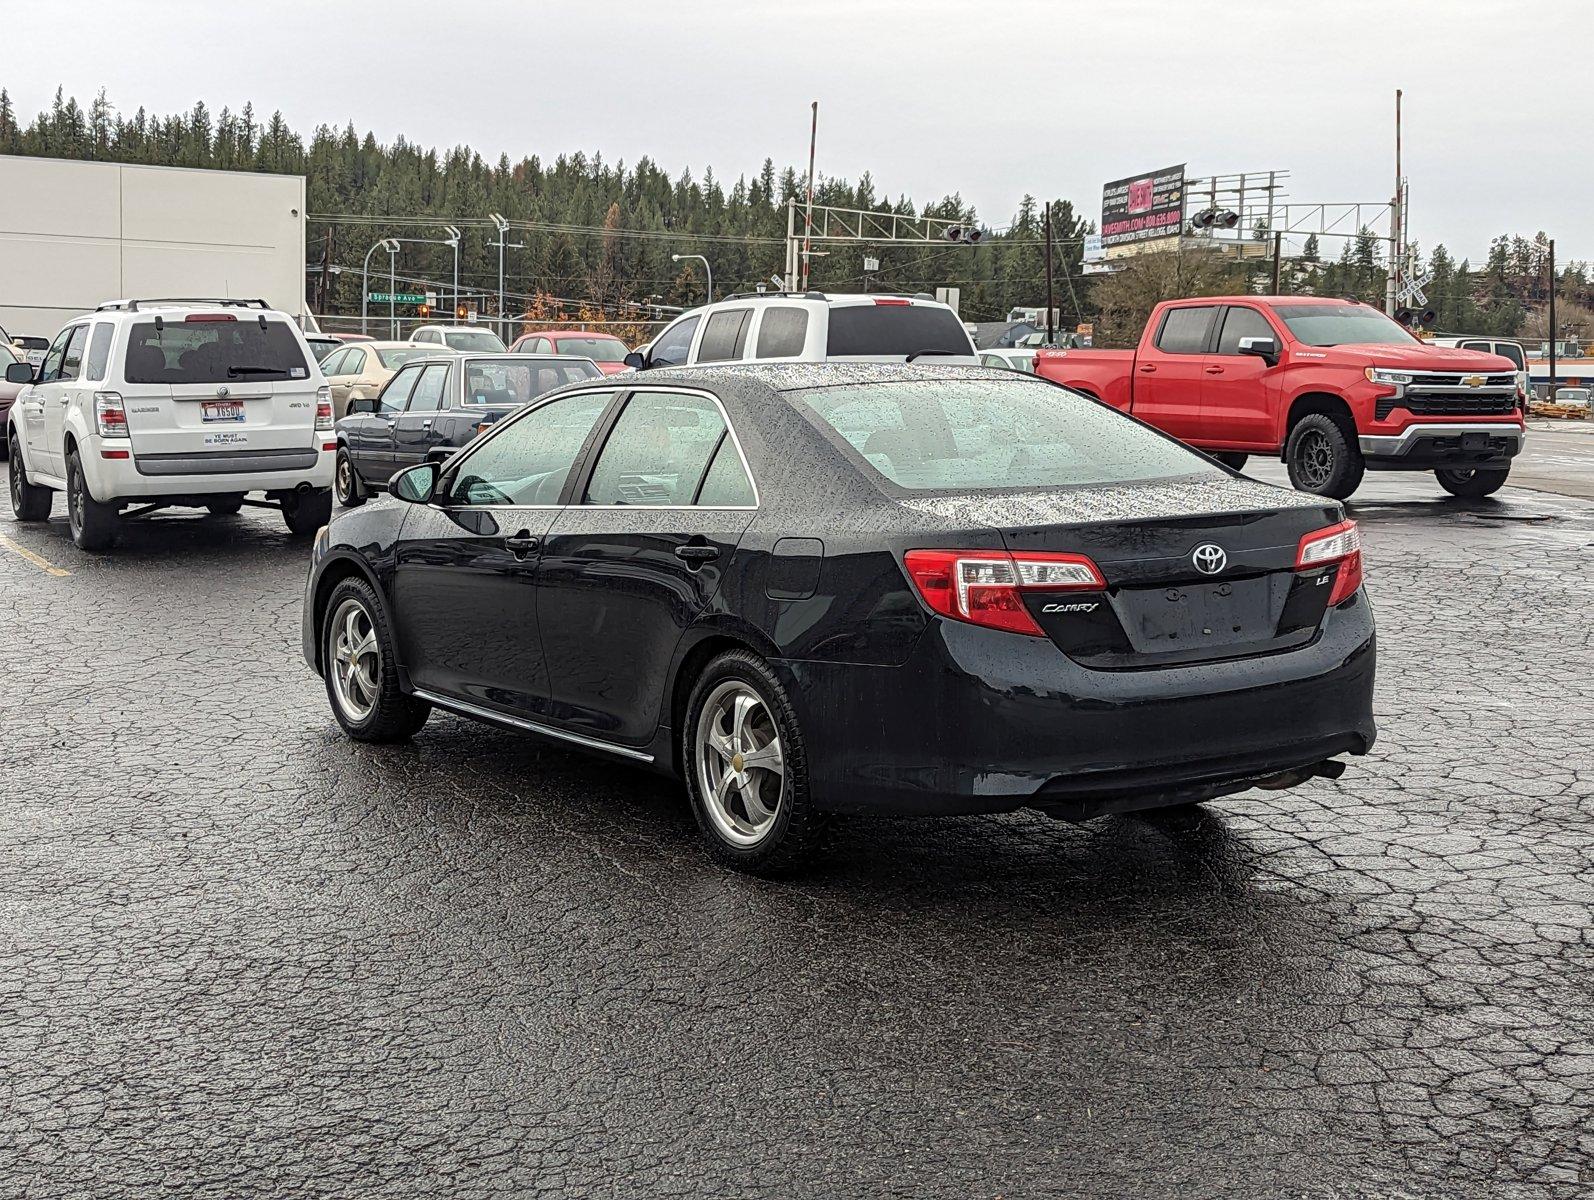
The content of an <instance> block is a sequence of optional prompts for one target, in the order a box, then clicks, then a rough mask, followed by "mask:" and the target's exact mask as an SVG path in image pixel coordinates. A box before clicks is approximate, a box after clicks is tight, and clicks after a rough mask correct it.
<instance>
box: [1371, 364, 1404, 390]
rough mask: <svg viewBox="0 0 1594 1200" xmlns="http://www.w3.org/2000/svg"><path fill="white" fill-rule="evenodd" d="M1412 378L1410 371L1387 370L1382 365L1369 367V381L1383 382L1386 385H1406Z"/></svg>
mask: <svg viewBox="0 0 1594 1200" xmlns="http://www.w3.org/2000/svg"><path fill="white" fill-rule="evenodd" d="M1411 380H1412V375H1411V372H1409V371H1386V370H1384V369H1383V368H1382V367H1368V368H1367V382H1368V383H1378V384H1382V385H1383V386H1384V387H1393V388H1398V387H1405V386H1406V385H1407V384H1408V383H1410V382H1411Z"/></svg>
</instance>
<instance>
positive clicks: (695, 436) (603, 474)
mask: <svg viewBox="0 0 1594 1200" xmlns="http://www.w3.org/2000/svg"><path fill="white" fill-rule="evenodd" d="M724 435H725V420H724V418H723V417H721V416H720V413H719V408H718V407H717V406H716V405H715V404H714V402H713V401H711V400H707V399H705V398H704V397H702V396H685V395H681V394H680V393H677V392H638V393H637V394H636V395H634V396H632V397H631V400H630V402H629V403H628V404H627V405H626V406H625V411H624V412H623V413H621V414H620V419H619V420H618V421H616V422H615V423H614V429H613V430H612V431H610V433H609V437H608V440H607V441H605V442H604V444H603V452H602V453H601V454H600V455H598V462H597V465H596V466H595V467H593V469H592V479H591V481H590V482H589V483H588V484H587V498H586V503H588V504H636V505H653V506H657V505H666V504H667V505H688V504H691V503H692V502H693V499H694V497H696V496H697V494H698V491H699V488H700V486H701V484H702V483H703V480H704V477H705V476H706V475H707V474H708V468H709V464H710V462H711V461H712V460H713V458H714V454H715V451H716V450H718V449H719V444H720V439H721V438H723V437H724ZM738 466H740V464H738Z"/></svg>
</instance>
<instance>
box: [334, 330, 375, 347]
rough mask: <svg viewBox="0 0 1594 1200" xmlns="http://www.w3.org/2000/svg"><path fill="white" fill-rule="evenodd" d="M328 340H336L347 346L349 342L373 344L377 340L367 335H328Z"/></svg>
mask: <svg viewBox="0 0 1594 1200" xmlns="http://www.w3.org/2000/svg"><path fill="white" fill-rule="evenodd" d="M327 337H329V338H336V339H337V340H338V341H340V342H342V343H343V344H344V345H345V346H347V345H348V344H349V343H350V342H374V341H376V340H377V339H376V338H374V337H372V336H371V335H370V334H368V333H329V334H327Z"/></svg>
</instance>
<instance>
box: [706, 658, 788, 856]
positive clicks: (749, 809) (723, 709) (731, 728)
mask: <svg viewBox="0 0 1594 1200" xmlns="http://www.w3.org/2000/svg"><path fill="white" fill-rule="evenodd" d="M696 749H697V764H696V765H697V782H698V786H699V787H700V788H701V789H702V794H703V800H704V804H705V807H706V809H707V812H708V816H709V819H710V820H711V821H713V822H714V826H715V828H716V829H717V830H718V831H719V832H720V834H721V835H722V836H724V838H725V839H726V840H727V841H729V842H732V843H734V844H735V845H738V846H754V845H757V844H758V843H759V842H760V841H762V840H763V838H764V836H765V835H766V834H768V832H769V830H770V828H771V827H772V826H773V825H774V823H775V818H776V816H777V815H778V814H779V812H780V803H781V798H782V797H783V795H784V794H785V789H786V762H785V757H784V756H783V754H782V752H781V745H780V732H779V730H778V729H777V727H776V725H775V719H774V717H773V716H772V715H771V714H770V711H769V708H768V706H767V705H766V704H765V703H764V701H763V699H762V698H761V697H760V696H759V695H758V693H757V692H755V691H754V690H753V689H752V688H751V687H750V686H748V685H747V684H746V683H743V682H742V681H741V680H739V679H727V680H726V681H725V682H724V683H722V684H720V685H719V686H718V687H717V688H715V689H714V690H713V691H712V692H710V693H709V695H708V699H707V700H705V701H704V702H703V708H702V711H701V712H700V714H699V715H698V719H697V736H696Z"/></svg>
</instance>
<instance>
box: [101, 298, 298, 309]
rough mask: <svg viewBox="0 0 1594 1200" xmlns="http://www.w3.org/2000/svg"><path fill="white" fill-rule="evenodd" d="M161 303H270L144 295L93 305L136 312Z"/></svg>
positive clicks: (220, 305) (256, 305) (251, 305)
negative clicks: (143, 307)
mask: <svg viewBox="0 0 1594 1200" xmlns="http://www.w3.org/2000/svg"><path fill="white" fill-rule="evenodd" d="M162 304H214V305H215V306H216V307H218V308H263V309H269V308H270V307H271V305H269V304H267V303H266V302H265V301H264V300H238V299H234V298H229V297H226V296H145V297H143V298H142V299H139V300H108V301H106V302H105V303H104V304H101V305H98V306H96V307H95V309H94V311H95V312H138V311H139V309H140V306H141V305H142V306H146V307H153V306H156V305H162Z"/></svg>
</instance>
